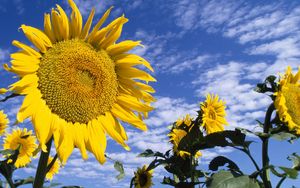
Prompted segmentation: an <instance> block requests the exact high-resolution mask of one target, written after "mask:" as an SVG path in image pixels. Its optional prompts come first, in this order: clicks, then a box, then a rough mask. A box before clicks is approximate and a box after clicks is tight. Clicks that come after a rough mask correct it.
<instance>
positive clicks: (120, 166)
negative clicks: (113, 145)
mask: <svg viewBox="0 0 300 188" xmlns="http://www.w3.org/2000/svg"><path fill="white" fill-rule="evenodd" d="M114 168H115V169H116V170H117V171H118V172H119V173H120V174H119V175H117V176H116V178H117V180H121V179H123V178H124V177H125V173H124V168H123V164H122V163H121V162H120V161H116V162H115V164H114Z"/></svg>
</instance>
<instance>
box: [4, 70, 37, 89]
mask: <svg viewBox="0 0 300 188" xmlns="http://www.w3.org/2000/svg"><path fill="white" fill-rule="evenodd" d="M37 86H38V77H37V76H36V75H35V74H29V75H26V76H24V77H23V78H22V79H21V80H19V81H17V82H16V83H14V84H12V85H10V86H9V87H10V88H9V90H11V91H14V92H16V93H18V94H28V93H29V92H30V91H31V90H32V89H36V88H37Z"/></svg>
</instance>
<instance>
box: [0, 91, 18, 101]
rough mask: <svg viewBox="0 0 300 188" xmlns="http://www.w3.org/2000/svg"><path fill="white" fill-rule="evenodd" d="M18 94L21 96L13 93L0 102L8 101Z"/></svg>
mask: <svg viewBox="0 0 300 188" xmlns="http://www.w3.org/2000/svg"><path fill="white" fill-rule="evenodd" d="M17 96H20V95H19V94H16V93H13V94H11V95H8V96H6V97H5V98H4V99H1V100H0V102H5V101H7V100H8V99H11V98H14V97H17Z"/></svg>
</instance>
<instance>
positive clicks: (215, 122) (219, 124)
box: [200, 94, 228, 134]
mask: <svg viewBox="0 0 300 188" xmlns="http://www.w3.org/2000/svg"><path fill="white" fill-rule="evenodd" d="M200 106H201V111H202V126H204V128H205V130H206V133H207V134H210V133H214V132H218V131H223V130H224V126H223V125H227V124H228V123H227V121H226V119H225V116H226V112H225V108H226V106H225V102H224V101H222V100H219V96H218V95H213V94H208V95H207V96H206V100H205V101H204V102H202V103H201V104H200Z"/></svg>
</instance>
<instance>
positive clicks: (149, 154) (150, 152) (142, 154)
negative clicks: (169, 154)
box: [138, 149, 165, 158]
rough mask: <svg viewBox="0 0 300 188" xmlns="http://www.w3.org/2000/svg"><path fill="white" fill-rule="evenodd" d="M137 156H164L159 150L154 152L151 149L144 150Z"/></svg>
mask: <svg viewBox="0 0 300 188" xmlns="http://www.w3.org/2000/svg"><path fill="white" fill-rule="evenodd" d="M138 157H162V158H165V156H164V154H162V153H161V152H154V151H152V150H151V149H147V150H145V151H144V152H143V153H140V154H139V155H138Z"/></svg>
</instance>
